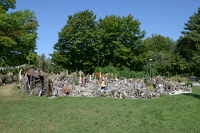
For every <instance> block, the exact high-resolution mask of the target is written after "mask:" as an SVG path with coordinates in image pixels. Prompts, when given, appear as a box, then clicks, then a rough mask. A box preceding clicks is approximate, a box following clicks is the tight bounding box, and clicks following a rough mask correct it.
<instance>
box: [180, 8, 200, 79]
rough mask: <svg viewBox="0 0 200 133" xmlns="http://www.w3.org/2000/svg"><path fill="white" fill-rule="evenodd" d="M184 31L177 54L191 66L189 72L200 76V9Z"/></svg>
mask: <svg viewBox="0 0 200 133" xmlns="http://www.w3.org/2000/svg"><path fill="white" fill-rule="evenodd" d="M184 29H185V31H183V32H182V34H183V36H181V37H180V39H179V40H178V45H177V52H178V53H179V54H180V55H181V56H183V57H184V58H185V59H186V60H187V62H188V63H189V64H190V67H189V69H188V72H190V73H194V74H195V75H198V76H200V67H199V65H200V62H199V61H198V59H200V8H199V9H198V11H197V13H194V15H192V16H191V17H190V18H189V20H188V22H187V23H185V28H184Z"/></svg>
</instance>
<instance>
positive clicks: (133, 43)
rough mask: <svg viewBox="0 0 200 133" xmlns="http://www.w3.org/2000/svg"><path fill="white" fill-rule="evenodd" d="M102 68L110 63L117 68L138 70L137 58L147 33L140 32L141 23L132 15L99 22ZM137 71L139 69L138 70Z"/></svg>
mask: <svg viewBox="0 0 200 133" xmlns="http://www.w3.org/2000/svg"><path fill="white" fill-rule="evenodd" d="M98 27H99V30H100V37H101V39H100V41H99V42H100V45H101V49H100V51H101V52H100V55H101V56H100V63H99V65H100V66H106V65H108V64H110V63H112V64H113V66H115V67H119V68H123V67H128V68H130V69H136V68H137V67H138V66H137V61H136V60H135V58H134V57H135V56H137V55H138V54H139V50H140V44H141V42H142V38H143V37H144V34H145V32H144V31H141V30H140V22H139V21H138V20H134V18H133V16H132V15H128V16H127V17H118V16H115V15H111V16H106V17H105V18H104V19H100V20H99V25H98ZM136 70H137V69H136Z"/></svg>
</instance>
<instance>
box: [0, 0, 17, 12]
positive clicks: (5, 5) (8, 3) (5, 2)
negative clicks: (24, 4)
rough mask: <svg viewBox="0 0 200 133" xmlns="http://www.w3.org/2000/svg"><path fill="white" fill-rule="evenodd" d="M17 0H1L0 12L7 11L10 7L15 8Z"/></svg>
mask: <svg viewBox="0 0 200 133" xmlns="http://www.w3.org/2000/svg"><path fill="white" fill-rule="evenodd" d="M15 3H16V0H0V13H5V12H6V11H8V10H9V9H10V8H11V9H15Z"/></svg>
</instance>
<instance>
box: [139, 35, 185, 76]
mask: <svg viewBox="0 0 200 133" xmlns="http://www.w3.org/2000/svg"><path fill="white" fill-rule="evenodd" d="M175 48H176V43H175V42H174V41H173V40H171V39H170V38H169V37H164V36H161V35H156V34H154V35H152V37H148V38H146V39H145V40H144V41H143V43H142V49H143V52H142V56H143V58H144V59H145V62H146V63H147V64H149V63H150V62H149V59H153V62H152V68H153V69H155V70H156V71H157V74H161V75H165V76H171V75H175V74H179V73H183V72H184V71H185V70H186V68H187V67H186V62H185V60H184V59H183V58H182V57H181V56H180V55H178V54H176V53H175V50H176V49H175Z"/></svg>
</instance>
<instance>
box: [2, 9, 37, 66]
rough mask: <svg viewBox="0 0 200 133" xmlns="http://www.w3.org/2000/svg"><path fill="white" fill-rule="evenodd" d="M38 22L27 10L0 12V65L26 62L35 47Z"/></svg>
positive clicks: (32, 13)
mask: <svg viewBox="0 0 200 133" xmlns="http://www.w3.org/2000/svg"><path fill="white" fill-rule="evenodd" d="M37 27H38V22H37V19H36V16H35V14H34V12H31V11H29V10H25V11H17V12H11V13H1V14H0V65H1V66H6V65H8V66H9V65H20V64H23V63H27V56H28V55H29V54H32V53H34V50H35V49H36V38H37V33H36V30H37Z"/></svg>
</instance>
